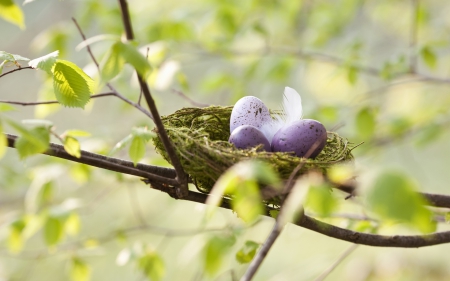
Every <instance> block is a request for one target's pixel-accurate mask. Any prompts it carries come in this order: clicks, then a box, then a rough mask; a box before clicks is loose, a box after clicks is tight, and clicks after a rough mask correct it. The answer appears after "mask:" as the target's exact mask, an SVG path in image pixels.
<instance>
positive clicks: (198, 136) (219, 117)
mask: <svg viewBox="0 0 450 281" xmlns="http://www.w3.org/2000/svg"><path fill="white" fill-rule="evenodd" d="M232 109H233V107H232V106H228V107H221V106H210V107H206V108H183V109H180V110H178V111H176V112H175V113H173V114H171V115H168V116H164V117H162V122H163V124H164V126H165V128H166V130H167V134H168V136H169V138H170V139H171V141H172V142H173V144H174V146H175V150H176V152H177V154H178V156H179V158H180V161H181V163H182V165H183V167H184V169H185V171H186V172H187V173H188V174H189V175H190V177H191V178H192V180H193V181H194V183H195V185H196V186H197V188H198V189H199V190H200V191H202V192H205V193H208V192H209V191H210V190H211V188H212V186H213V185H214V182H215V181H216V180H217V179H218V178H219V176H220V175H221V174H222V173H223V172H224V171H225V170H226V169H228V168H229V167H231V166H232V165H233V164H235V163H237V162H239V161H241V160H246V159H259V160H262V161H266V162H267V163H269V164H270V165H271V166H272V167H273V168H274V169H275V171H277V172H278V173H279V175H280V177H281V178H283V179H287V178H289V175H290V174H291V172H292V171H293V170H294V169H295V167H297V165H298V164H300V162H302V161H304V160H305V159H303V158H299V157H296V156H292V154H289V153H282V152H276V153H273V152H265V151H258V148H253V149H249V150H240V149H236V148H235V147H234V146H233V145H232V144H230V143H229V142H228V138H229V137H230V132H229V130H230V116H231V110H232ZM153 142H154V144H155V146H156V149H157V151H158V152H159V153H161V154H162V156H163V157H164V158H165V159H166V160H167V161H169V158H168V156H167V153H166V152H165V150H164V147H163V145H162V142H161V140H160V139H159V138H158V137H156V138H154V139H153ZM352 158H353V156H352V154H351V147H350V144H349V142H348V141H347V140H346V139H344V138H342V137H340V136H339V135H338V134H337V133H332V132H328V140H327V144H326V146H325V148H324V149H323V150H322V152H320V154H319V155H318V156H317V157H316V158H315V159H307V160H306V163H305V165H304V166H303V168H302V169H301V170H300V174H301V173H305V172H307V171H308V170H311V169H316V170H321V171H322V172H323V173H326V170H327V168H329V167H330V166H332V165H333V164H336V163H341V162H345V161H348V160H351V159H352Z"/></svg>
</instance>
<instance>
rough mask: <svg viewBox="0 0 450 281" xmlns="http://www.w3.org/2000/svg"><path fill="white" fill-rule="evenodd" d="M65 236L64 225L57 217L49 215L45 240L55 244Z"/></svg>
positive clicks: (52, 244)
mask: <svg viewBox="0 0 450 281" xmlns="http://www.w3.org/2000/svg"><path fill="white" fill-rule="evenodd" d="M63 237H64V227H63V223H62V222H61V220H60V219H59V218H57V217H52V216H49V217H48V218H47V220H46V222H45V225H44V240H45V243H46V244H47V245H48V246H54V245H56V244H57V243H58V242H60V241H61V240H62V238H63Z"/></svg>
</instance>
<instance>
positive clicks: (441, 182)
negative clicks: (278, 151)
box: [0, 0, 450, 281]
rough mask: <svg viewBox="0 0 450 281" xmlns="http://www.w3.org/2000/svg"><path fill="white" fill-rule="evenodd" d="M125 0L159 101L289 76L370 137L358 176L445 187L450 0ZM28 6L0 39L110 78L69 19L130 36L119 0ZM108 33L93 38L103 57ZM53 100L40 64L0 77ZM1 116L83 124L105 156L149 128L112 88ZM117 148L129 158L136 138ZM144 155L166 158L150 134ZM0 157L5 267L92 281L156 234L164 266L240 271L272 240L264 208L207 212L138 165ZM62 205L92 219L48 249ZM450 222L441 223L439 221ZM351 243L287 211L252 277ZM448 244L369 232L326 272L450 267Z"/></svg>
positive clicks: (245, 91) (0, 243) (353, 135)
mask: <svg viewBox="0 0 450 281" xmlns="http://www.w3.org/2000/svg"><path fill="white" fill-rule="evenodd" d="M16 4H18V5H22V3H19V2H16ZM129 6H130V9H131V14H132V21H133V25H134V29H135V35H136V39H137V41H138V42H139V47H140V48H141V50H142V51H143V52H144V53H146V52H147V51H146V50H147V48H149V51H148V58H149V60H150V63H151V64H152V66H153V68H154V70H153V73H152V75H151V76H150V78H149V83H150V86H151V89H152V92H153V94H154V98H155V100H156V102H157V105H158V108H159V110H160V113H161V114H162V115H167V114H170V113H172V112H173V111H175V110H177V109H180V108H182V107H187V106H192V104H191V103H190V102H189V101H188V100H187V99H185V98H183V97H181V96H180V95H178V94H176V93H175V92H173V89H176V90H179V91H182V92H183V93H184V94H185V95H187V96H188V97H189V98H191V99H192V100H194V101H197V102H201V103H205V104H215V105H232V104H234V102H236V101H237V100H238V99H239V98H241V97H243V96H245V95H254V96H257V97H259V98H260V99H262V100H263V101H264V102H265V103H266V105H267V106H268V107H269V108H271V109H278V108H280V103H281V100H282V93H283V91H284V87H286V86H289V87H292V88H294V89H296V90H297V91H298V92H299V93H300V94H301V96H302V100H303V107H304V117H305V118H314V119H317V120H319V121H321V122H322V123H323V124H324V125H325V126H326V128H327V129H328V130H333V131H337V132H338V133H339V134H340V135H342V136H344V137H346V138H348V139H349V140H350V141H351V142H352V143H355V144H358V143H360V142H364V144H362V145H361V146H359V147H358V148H357V149H355V150H354V155H355V170H356V172H357V175H358V180H359V181H360V183H361V184H362V187H363V188H364V186H369V185H370V183H371V179H373V177H374V176H376V175H377V173H379V172H380V171H383V170H391V169H394V170H399V171H401V172H403V173H405V174H406V175H408V176H409V177H410V178H411V179H412V180H413V181H415V182H416V183H417V185H418V186H419V187H420V191H423V192H433V193H442V194H448V193H449V192H448V176H449V173H448V167H449V166H450V160H449V158H448V157H447V155H450V146H449V141H450V134H449V133H448V130H447V128H448V125H449V121H450V119H449V117H450V116H449V106H450V95H449V94H448V91H449V87H450V78H447V77H449V74H450V73H449V71H450V68H449V67H448V65H449V62H450V56H449V54H450V53H449V46H450V41H449V37H448V31H449V30H450V18H449V17H448V13H449V12H450V5H449V4H448V2H447V1H443V0H430V1H419V0H376V1H375V0H365V1H363V0H340V1H339V0H319V1H312V0H303V1H281V0H244V1H237V0H234V1H219V0H216V1H212V0H186V1H173V0H165V1H161V0H160V1H157V0H154V1H130V2H129ZM21 8H22V9H23V12H24V16H25V25H26V29H24V30H20V29H19V28H18V27H17V26H16V25H13V24H11V23H8V22H6V21H4V20H0V30H1V32H0V34H1V35H2V36H1V38H2V39H1V40H0V50H2V51H6V52H9V53H14V54H20V55H22V56H24V57H28V58H31V59H32V58H36V57H39V56H42V55H45V54H47V53H50V52H52V51H55V50H59V51H60V58H62V59H67V60H70V61H73V62H74V63H76V64H77V65H78V66H80V67H82V68H83V69H84V71H85V72H86V73H87V74H89V75H90V76H91V77H93V78H94V79H96V80H98V79H99V78H98V74H97V73H96V69H95V67H94V65H93V63H92V60H91V59H90V57H89V56H88V54H87V52H86V49H81V50H79V51H77V50H76V46H77V45H78V44H79V43H80V42H81V41H82V39H81V37H80V35H79V33H78V32H77V29H76V27H75V25H74V24H73V22H72V21H71V17H74V18H76V19H77V20H78V21H79V23H80V25H81V27H82V29H83V30H84V32H85V33H86V36H87V37H88V38H90V37H93V36H96V35H99V34H116V35H121V34H122V31H123V28H122V22H121V18H120V12H119V9H118V3H117V2H116V1H89V0H80V1H44V0H36V1H33V2H31V3H27V4H26V5H24V6H21ZM0 9H1V8H0ZM110 45H111V42H109V41H101V42H98V43H95V44H93V45H92V48H93V52H94V54H95V55H96V57H97V59H98V60H99V61H102V58H103V56H104V55H105V53H106V51H107V49H108V48H109V47H110ZM13 68H14V67H7V68H5V69H4V72H6V71H8V70H11V69H13ZM112 82H113V84H114V85H115V86H116V87H117V89H118V90H119V91H120V92H121V93H122V94H123V95H125V96H126V97H128V98H130V99H132V100H137V98H138V96H139V87H138V84H137V79H136V77H135V75H134V74H133V71H132V69H131V67H129V66H127V68H126V69H125V71H123V72H122V73H121V74H120V76H119V77H117V78H116V79H115V80H114V81H112ZM103 90H105V89H103ZM100 92H101V91H100ZM53 99H54V96H53V93H52V88H51V83H50V86H49V83H48V82H46V77H45V75H42V74H41V73H36V71H32V70H23V71H19V72H16V73H13V74H10V75H7V76H5V77H2V78H1V79H0V100H14V101H29V102H31V101H37V100H53ZM4 115H5V116H7V117H9V118H11V119H14V120H16V121H20V120H23V119H34V118H37V119H47V120H51V121H52V122H53V123H54V124H55V128H56V131H57V132H59V133H62V132H64V131H65V130H67V129H80V130H85V131H88V132H90V133H91V136H90V137H87V138H83V139H80V140H81V144H82V149H85V150H89V151H93V152H98V153H105V154H107V153H108V152H109V151H111V149H112V148H113V147H114V145H115V144H116V143H117V142H119V141H120V140H121V139H123V138H124V137H125V136H127V135H128V134H130V132H131V128H132V127H134V126H148V127H149V128H153V124H152V123H151V122H150V120H148V118H146V116H145V115H143V114H142V113H140V112H138V111H136V110H135V109H133V108H132V107H130V106H128V105H127V104H124V103H123V102H121V101H120V100H119V99H115V98H113V97H107V98H102V99H96V100H92V101H91V102H90V103H89V104H88V106H87V107H86V109H85V110H81V109H71V108H63V107H61V106H59V105H51V106H37V107H21V106H16V110H15V111H11V112H7V113H4ZM8 130H9V129H8ZM8 130H7V132H9V131H8ZM10 131H11V130H10ZM11 132H13V131H11ZM53 141H54V142H57V140H56V139H53ZM114 156H115V157H120V158H125V159H128V155H127V151H126V149H125V150H123V151H121V152H119V153H118V154H116V155H114ZM143 162H144V163H149V164H155V165H168V164H167V163H165V161H164V160H163V159H162V158H161V157H160V156H159V155H158V154H156V153H155V152H154V150H153V147H152V144H150V143H149V144H148V147H147V154H146V158H145V159H144V160H143ZM0 167H1V168H0V280H70V279H71V278H72V279H73V280H84V279H82V278H83V277H84V276H87V275H86V274H83V272H84V271H88V272H90V274H89V275H90V276H91V278H90V279H91V280H145V275H144V274H143V273H142V270H140V269H139V254H140V253H141V251H142V248H145V247H148V248H149V249H154V250H155V251H156V252H157V253H158V254H159V255H161V256H162V258H163V261H164V265H165V277H164V280H237V279H233V276H236V278H238V277H240V276H241V275H242V274H243V273H244V272H245V270H246V267H247V265H241V264H239V263H238V262H237V261H236V260H235V258H234V255H235V253H236V252H237V251H238V250H239V248H241V247H242V245H243V244H244V242H245V241H246V240H253V241H256V242H258V243H263V242H264V240H265V238H266V237H267V235H268V233H269V231H270V229H271V227H272V224H273V219H271V218H266V217H264V218H262V220H261V222H260V223H258V224H257V225H256V226H254V227H246V226H245V225H244V224H243V223H242V222H241V221H240V220H239V219H238V218H237V217H236V215H235V214H233V213H232V212H231V211H228V210H218V211H217V212H216V213H215V215H214V217H213V218H212V219H210V220H208V221H206V222H205V212H204V206H203V205H201V204H196V203H191V202H182V201H176V200H173V199H171V198H169V197H168V196H167V195H165V194H163V193H160V192H158V191H154V190H151V189H149V188H148V187H147V186H146V185H144V184H143V183H141V182H140V180H139V179H138V178H134V177H128V176H121V175H118V174H116V173H113V172H108V171H102V170H99V169H94V168H88V167H85V166H81V165H79V164H75V163H69V162H67V161H62V160H58V159H52V158H51V157H48V156H34V157H32V158H29V159H26V160H20V159H19V157H18V155H17V152H16V151H14V149H8V151H7V153H6V155H5V156H4V158H2V159H1V160H0ZM46 185H47V187H46V188H47V189H48V194H47V195H45V194H44V193H45V192H44V191H43V190H44V188H43V186H46ZM43 194H44V195H43ZM333 196H335V197H336V198H338V200H339V202H340V205H339V207H338V209H337V210H335V212H334V216H332V217H328V218H323V220H324V221H327V222H330V223H333V224H336V225H338V226H341V227H348V228H354V227H355V225H356V224H358V223H360V222H359V221H358V220H353V219H349V218H348V217H349V214H353V215H358V216H364V215H366V212H365V211H364V202H362V201H361V200H359V199H357V198H356V199H351V200H347V201H345V200H344V198H345V197H346V194H343V193H340V192H338V191H336V192H334V193H333ZM52 212H53V213H55V212H56V213H58V212H62V213H65V214H69V215H72V216H74V217H78V218H79V219H80V221H81V224H80V231H79V232H77V231H73V233H74V235H72V236H71V235H69V233H70V231H67V232H68V233H67V234H66V235H65V237H64V238H62V239H61V241H60V242H59V244H58V245H56V246H52V247H47V245H46V243H45V241H44V239H43V237H44V234H43V231H42V230H41V227H42V224H43V222H42V219H40V218H42V216H45V214H47V213H52ZM24 218H25V220H26V221H27V224H28V226H27V229H28V230H27V231H28V234H22V235H21V236H20V238H17V237H16V238H17V239H18V240H20V241H18V240H15V242H14V241H12V239H14V237H13V236H12V234H11V233H12V230H11V229H14V227H13V225H14V223H15V222H17V221H18V220H19V221H20V219H24ZM74 220H75V221H76V219H74ZM142 220H145V222H146V224H148V225H151V226H157V227H163V228H169V229H173V230H174V231H175V233H178V234H180V231H182V230H186V229H187V230H192V229H199V228H202V227H206V228H208V229H210V228H219V229H222V228H223V230H219V231H216V232H205V233H200V234H198V235H186V236H181V237H170V236H167V235H160V234H158V229H155V228H152V227H148V228H147V229H140V230H139V229H137V230H133V231H131V230H130V228H132V227H133V226H135V225H138V224H140V223H142ZM31 222H32V223H34V224H35V226H34V227H33V226H29V225H31V224H32V223H31ZM373 224H374V225H376V226H377V227H378V232H379V233H380V234H388V235H393V234H415V233H416V232H414V231H413V230H411V229H409V228H406V227H405V226H403V225H392V224H377V223H375V222H374V223H373ZM74 225H75V228H76V226H77V225H78V223H76V222H75V223H74ZM66 227H67V226H66ZM33 228H35V231H34V230H33ZM235 228H239V229H240V228H244V229H243V230H241V231H240V232H239V235H237V242H236V243H235V245H234V246H233V248H232V249H230V250H229V251H228V252H226V253H224V255H223V257H224V262H223V264H222V266H221V269H220V270H219V272H218V273H217V274H215V275H214V276H207V275H205V274H203V264H202V263H203V258H202V248H203V246H204V244H205V242H206V241H207V240H208V239H209V238H210V237H212V236H213V235H214V234H217V233H225V234H226V233H229V232H230V231H233V229H235ZM448 229H449V227H448V225H447V224H446V223H440V224H439V226H438V230H448ZM124 230H125V232H124ZM127 231H128V232H127ZM177 231H178V232H177ZM11 237H13V238H11ZM14 243H16V244H14ZM12 245H16V247H14V246H12ZM17 245H18V246H17ZM143 245H146V246H143ZM350 246H351V244H350V243H347V242H343V241H338V240H335V239H332V238H329V237H326V236H323V235H321V234H317V233H313V232H311V231H309V230H305V229H302V228H300V227H297V226H294V225H288V226H286V228H285V230H284V231H283V233H282V235H281V237H280V238H279V239H278V240H277V241H276V243H275V246H274V247H273V248H272V250H271V251H270V253H269V255H268V257H267V259H266V260H265V261H264V263H263V265H262V267H261V268H260V270H259V271H258V274H257V275H256V277H255V279H254V280H315V278H317V277H318V276H319V275H320V273H321V272H323V271H324V270H325V269H327V268H328V267H329V266H330V265H331V264H333V263H334V262H335V261H336V260H338V258H339V256H340V255H341V253H342V252H343V251H345V250H346V249H347V248H348V247H350ZM19 248H21V249H19ZM447 250H450V246H449V245H439V246H433V247H428V248H423V249H389V248H374V247H366V246H359V247H358V248H357V249H356V250H355V251H354V252H353V253H352V254H351V255H350V256H349V257H348V258H347V259H345V260H344V261H343V262H342V264H340V265H339V266H338V267H337V268H336V270H335V271H333V272H332V273H331V275H330V276H329V277H328V279H327V280H350V281H357V280H408V281H409V280H448V279H449V278H450V269H449V267H448V266H447V265H448V261H447V260H446V258H445V253H446V251H447ZM128 256H129V259H127V257H128ZM75 261H82V262H81V263H82V264H83V266H80V267H78V269H80V268H81V269H80V271H81V272H82V273H80V274H81V275H80V276H82V277H81V278H80V277H79V276H78V277H77V276H76V273H74V267H75V268H76V265H75V266H74V264H76V262H75ZM127 261H128V262H127ZM83 270H84V271H83ZM75 271H76V270H75ZM74 274H75V275H74ZM77 278H78V279H77Z"/></svg>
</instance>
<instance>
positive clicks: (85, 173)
mask: <svg viewBox="0 0 450 281" xmlns="http://www.w3.org/2000/svg"><path fill="white" fill-rule="evenodd" d="M70 176H71V178H72V179H73V180H74V181H76V182H77V183H79V184H84V183H86V182H87V181H89V179H90V178H91V168H90V166H88V165H85V164H76V165H75V166H73V167H72V168H71V169H70Z"/></svg>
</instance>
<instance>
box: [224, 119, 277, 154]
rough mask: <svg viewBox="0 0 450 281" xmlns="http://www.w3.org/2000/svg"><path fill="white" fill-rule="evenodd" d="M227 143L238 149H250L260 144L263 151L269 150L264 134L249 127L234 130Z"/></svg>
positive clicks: (243, 126) (244, 126)
mask: <svg viewBox="0 0 450 281" xmlns="http://www.w3.org/2000/svg"><path fill="white" fill-rule="evenodd" d="M228 141H229V142H231V143H232V144H234V146H236V147H237V148H239V149H247V148H252V147H255V146H258V145H260V144H262V145H264V146H263V149H264V150H265V151H270V150H271V149H270V143H269V141H268V140H267V138H266V137H265V136H264V134H263V133H262V132H261V131H260V130H259V129H258V128H256V127H254V126H250V125H242V126H239V127H237V128H236V129H234V131H233V133H231V135H230V138H229V139H228Z"/></svg>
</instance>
